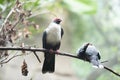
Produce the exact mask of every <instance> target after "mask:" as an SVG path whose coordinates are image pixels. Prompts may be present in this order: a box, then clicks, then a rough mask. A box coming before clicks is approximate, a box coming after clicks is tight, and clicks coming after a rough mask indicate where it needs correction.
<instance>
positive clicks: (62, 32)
mask: <svg viewBox="0 0 120 80" xmlns="http://www.w3.org/2000/svg"><path fill="white" fill-rule="evenodd" d="M63 34H64V31H63V28H61V37H62V36H63Z"/></svg>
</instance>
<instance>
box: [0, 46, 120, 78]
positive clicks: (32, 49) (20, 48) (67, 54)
mask: <svg viewBox="0 0 120 80" xmlns="http://www.w3.org/2000/svg"><path fill="white" fill-rule="evenodd" d="M0 50H14V51H23V50H24V51H31V52H33V53H34V52H49V50H47V49H42V48H25V47H24V48H23V47H17V48H15V47H14V48H12V47H0ZM53 53H54V54H56V55H62V56H68V57H72V58H76V59H80V58H79V57H78V56H75V55H71V54H70V53H64V52H57V51H53ZM34 54H35V53H34ZM22 55H23V54H20V55H15V56H13V57H11V58H10V59H9V60H8V61H6V62H4V63H7V62H9V61H10V60H11V59H13V58H14V57H17V56H22ZM37 57H38V56H37ZM37 59H38V58H37ZM80 60H81V59H80ZM0 64H3V63H0ZM104 69H106V70H108V71H110V72H111V73H113V74H115V75H116V76H118V77H120V74H118V73H116V72H115V71H113V70H112V69H110V68H108V67H106V66H104Z"/></svg>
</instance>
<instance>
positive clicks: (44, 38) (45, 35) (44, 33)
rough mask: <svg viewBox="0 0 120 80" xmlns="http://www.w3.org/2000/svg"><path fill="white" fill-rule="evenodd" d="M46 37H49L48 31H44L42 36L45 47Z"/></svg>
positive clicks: (44, 46)
mask: <svg viewBox="0 0 120 80" xmlns="http://www.w3.org/2000/svg"><path fill="white" fill-rule="evenodd" d="M46 37H47V33H46V31H44V32H43V36H42V44H43V48H46Z"/></svg>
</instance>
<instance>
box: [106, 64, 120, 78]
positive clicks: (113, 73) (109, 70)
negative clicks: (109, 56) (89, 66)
mask: <svg viewBox="0 0 120 80" xmlns="http://www.w3.org/2000/svg"><path fill="white" fill-rule="evenodd" d="M104 69H106V70H108V71H110V72H112V73H113V74H115V75H116V76H119V77H120V74H118V73H116V72H115V71H113V70H112V69H110V68H108V67H106V66H104Z"/></svg>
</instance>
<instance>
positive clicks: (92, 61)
mask: <svg viewBox="0 0 120 80" xmlns="http://www.w3.org/2000/svg"><path fill="white" fill-rule="evenodd" d="M91 63H92V64H93V67H94V68H100V69H102V68H103V65H102V64H101V63H100V62H99V60H91Z"/></svg>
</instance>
